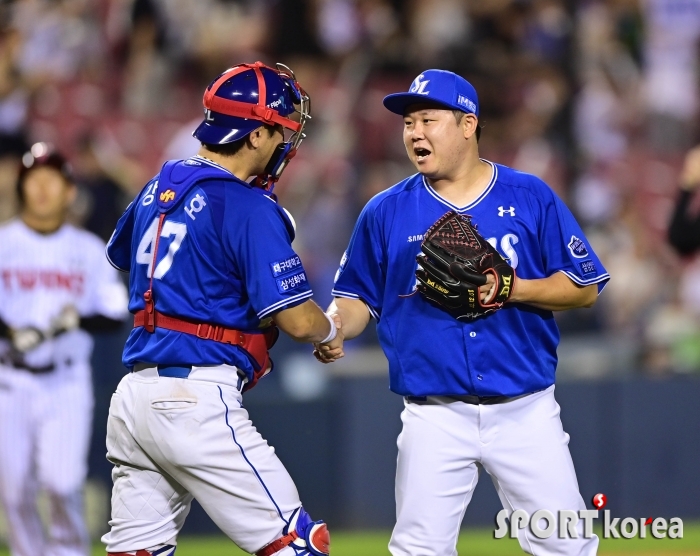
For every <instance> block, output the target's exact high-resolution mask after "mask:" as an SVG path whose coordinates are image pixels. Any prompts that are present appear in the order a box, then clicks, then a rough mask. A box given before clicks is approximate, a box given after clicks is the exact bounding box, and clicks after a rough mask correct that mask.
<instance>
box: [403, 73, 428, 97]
mask: <svg viewBox="0 0 700 556" xmlns="http://www.w3.org/2000/svg"><path fill="white" fill-rule="evenodd" d="M422 79H423V74H422V73H421V74H420V75H419V76H418V77H416V78H415V79H414V80H413V84H412V85H411V88H410V89H409V90H408V92H409V93H417V94H419V95H429V94H430V91H426V90H425V86H426V85H427V84H428V83H430V79H427V80H425V81H422Z"/></svg>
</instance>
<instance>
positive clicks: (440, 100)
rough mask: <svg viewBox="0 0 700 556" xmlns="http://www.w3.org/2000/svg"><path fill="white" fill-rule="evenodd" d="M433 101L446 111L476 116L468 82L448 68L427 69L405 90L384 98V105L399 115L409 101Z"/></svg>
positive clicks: (472, 90)
mask: <svg viewBox="0 0 700 556" xmlns="http://www.w3.org/2000/svg"><path fill="white" fill-rule="evenodd" d="M422 102H435V103H437V104H440V105H442V106H444V107H445V108H448V109H450V110H461V111H462V112H469V113H471V114H474V115H475V116H476V117H477V118H478V117H479V97H478V96H477V94H476V89H475V88H474V87H473V86H472V84H471V83H469V81H467V80H466V79H464V77H461V76H459V75H457V74H456V73H452V72H451V71H445V70H438V69H430V70H426V71H424V72H423V73H421V74H420V75H419V76H418V77H416V78H415V79H414V80H413V83H411V86H410V87H409V88H408V92H407V93H393V94H391V95H387V96H385V97H384V106H385V107H386V108H387V109H388V110H390V111H391V112H394V113H395V114H399V115H400V116H403V115H404V114H405V113H406V108H407V107H408V106H409V105H411V104H417V103H422Z"/></svg>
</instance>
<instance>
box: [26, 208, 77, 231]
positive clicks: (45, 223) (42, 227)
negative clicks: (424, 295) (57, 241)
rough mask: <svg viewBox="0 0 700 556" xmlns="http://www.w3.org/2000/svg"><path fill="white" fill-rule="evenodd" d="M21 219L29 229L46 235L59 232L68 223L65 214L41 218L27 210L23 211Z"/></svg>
mask: <svg viewBox="0 0 700 556" xmlns="http://www.w3.org/2000/svg"><path fill="white" fill-rule="evenodd" d="M19 217H20V219H21V220H22V222H24V224H25V225H26V226H27V227H28V228H30V229H32V230H34V231H35V232H38V233H40V234H45V235H48V234H52V233H54V232H57V231H58V230H59V228H60V227H61V226H63V224H64V223H65V221H66V219H65V216H64V215H63V214H60V215H57V216H53V217H44V216H42V217H39V216H36V215H34V214H32V213H30V212H28V211H26V210H24V211H22V212H21V213H20V215H19Z"/></svg>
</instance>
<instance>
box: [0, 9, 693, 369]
mask: <svg viewBox="0 0 700 556" xmlns="http://www.w3.org/2000/svg"><path fill="white" fill-rule="evenodd" d="M0 10H1V12H0V220H5V219H7V218H10V217H11V216H12V215H13V214H14V211H15V199H14V180H15V173H16V169H17V163H18V160H19V157H20V156H21V153H22V152H23V151H24V149H25V148H26V145H27V143H31V142H33V141H38V140H41V141H49V142H53V143H54V144H56V145H57V146H58V147H59V149H61V150H62V151H63V152H65V153H66V154H67V155H68V156H69V158H70V160H71V162H72V164H73V166H74V170H75V173H76V175H77V176H78V183H79V186H80V195H79V198H78V202H77V203H76V206H75V207H74V211H73V212H74V214H73V218H74V220H75V221H76V222H78V223H80V224H82V225H84V226H85V227H87V228H88V229H90V230H91V231H93V232H95V233H97V234H98V235H100V236H101V237H102V238H103V239H105V240H106V239H108V238H109V235H110V234H111V231H112V229H113V228H114V224H115V222H116V219H117V218H118V217H119V215H120V214H121V212H122V210H123V209H124V208H125V206H126V205H127V204H128V202H129V201H130V200H131V198H132V197H133V196H134V195H135V194H136V193H137V192H138V191H139V190H140V188H141V187H142V185H143V184H144V183H145V182H146V181H147V180H148V178H150V176H151V175H153V174H154V173H155V172H157V171H158V169H159V166H160V164H161V163H162V162H163V161H164V160H165V159H167V158H185V157H188V156H190V155H192V154H194V153H195V152H196V150H197V148H198V144H197V143H196V141H195V140H194V139H192V138H191V136H190V133H191V131H192V130H193V129H194V127H195V126H196V124H197V123H198V121H199V119H200V118H201V114H202V112H201V94H202V91H203V89H204V87H205V86H206V85H207V84H208V83H209V82H210V81H211V80H212V79H213V78H214V77H215V76H216V75H218V74H219V73H220V72H221V71H222V70H223V69H225V68H226V67H229V66H231V65H233V64H235V63H238V62H243V61H255V60H258V59H259V60H262V61H264V62H266V63H274V62H276V61H281V62H284V63H285V64H287V65H288V66H290V67H291V68H292V69H293V70H294V71H295V73H296V75H297V78H298V79H299V81H300V82H301V83H302V85H303V86H304V88H305V89H306V90H307V91H308V92H309V93H310V95H311V98H312V115H313V120H312V124H311V125H310V126H309V129H308V137H307V139H306V140H305V141H304V144H303V145H302V147H301V149H300V151H299V154H298V156H297V158H295V160H294V163H293V164H291V165H290V166H289V168H288V170H287V171H286V173H285V175H284V176H283V178H282V180H281V182H280V183H279V184H278V185H277V189H276V192H277V193H278V194H279V197H280V200H281V202H282V203H283V204H284V205H285V206H286V207H287V208H288V209H289V210H290V211H291V212H292V214H294V216H295V218H296V220H297V223H298V229H299V233H298V239H297V243H296V244H295V247H296V248H297V250H298V251H299V252H300V254H301V256H302V259H303V260H304V262H305V266H306V268H307V271H308V273H309V275H310V279H311V282H312V285H313V286H314V289H315V290H316V292H317V294H318V295H317V299H318V301H319V302H320V303H321V304H325V303H327V302H328V301H329V300H330V288H331V283H332V279H333V275H334V273H335V271H336V269H337V265H338V261H339V259H340V256H341V254H342V252H343V249H344V248H345V246H346V244H347V241H348V239H349V235H350V232H351V230H352V225H353V223H354V221H355V219H356V217H357V214H358V213H359V210H360V209H361V207H362V206H363V205H364V203H365V202H366V201H367V200H368V199H369V198H370V197H371V196H372V195H374V194H375V193H377V192H379V191H381V190H382V189H385V188H386V187H389V186H390V185H392V184H394V183H396V182H397V181H399V180H400V179H402V178H404V177H406V176H407V175H409V174H411V173H413V171H414V170H413V168H412V166H411V165H410V164H409V163H408V160H407V158H406V155H405V152H404V149H403V144H402V141H401V131H400V130H401V120H400V118H397V117H396V116H395V115H393V114H391V113H389V112H388V111H386V110H385V109H384V108H383V106H382V103H381V99H382V97H383V96H384V95H385V94H386V93H388V92H396V91H401V90H406V89H407V88H408V85H409V84H410V82H411V81H412V80H413V78H414V77H415V76H416V75H417V74H418V73H420V72H421V71H422V70H424V69H428V68H431V67H437V68H442V69H448V70H452V71H455V72H458V73H460V74H461V75H463V76H465V77H466V78H467V79H469V80H470V81H471V82H472V83H473V84H474V86H475V87H476V89H477V91H478V92H479V96H480V103H481V118H480V119H481V123H482V125H483V133H482V136H481V140H480V147H481V153H482V156H483V157H484V158H487V159H489V160H492V161H495V162H501V163H504V164H508V165H511V166H514V167H516V168H518V169H520V170H523V171H527V172H531V173H534V174H536V175H538V176H540V177H542V178H543V179H545V180H546V181H547V182H548V183H549V184H550V185H551V186H552V187H553V188H554V189H555V190H556V191H557V192H558V193H559V194H560V195H561V196H562V197H563V198H564V199H565V200H566V201H567V203H568V204H569V206H570V207H571V208H572V210H573V211H574V213H575V214H576V216H577V218H578V219H579V221H580V222H581V223H582V225H583V226H584V228H585V230H586V232H587V234H588V237H589V238H590V239H591V242H592V243H593V246H594V248H595V249H596V251H597V252H598V253H599V254H600V255H601V258H602V260H603V261H604V264H605V265H606V267H607V269H608V271H609V272H610V274H611V276H612V280H611V282H610V284H609V285H608V286H607V288H606V290H605V293H604V295H603V296H602V297H601V300H600V302H599V303H598V304H597V305H596V306H595V307H594V309H592V310H582V311H576V312H573V313H570V314H562V315H558V317H557V318H558V319H559V322H560V327H561V329H562V331H563V334H564V337H565V339H566V340H567V341H569V340H571V339H573V340H572V341H575V342H579V344H581V345H588V346H590V348H589V349H590V350H591V352H590V353H591V354H592V355H596V354H597V355H602V356H603V359H605V357H607V359H605V360H607V361H613V360H614V361H616V363H615V365H619V366H623V367H626V368H629V369H636V370H641V371H642V372H646V373H650V374H664V373H670V372H689V371H691V372H692V371H698V370H700V259H694V258H693V256H692V255H684V256H681V255H679V254H678V253H677V252H675V251H674V250H673V248H672V247H671V246H670V245H669V244H668V241H667V235H668V234H667V230H668V225H669V220H670V218H671V214H672V211H673V208H674V205H675V203H676V199H677V196H678V185H679V180H680V178H679V176H680V173H681V169H682V165H683V160H684V155H685V153H686V152H687V151H688V149H689V148H691V147H692V146H693V144H694V143H695V142H698V141H700V134H699V132H700V126H699V122H700V119H699V117H698V116H699V108H700V106H699V101H700V93H699V85H700V75H699V68H700V62H699V60H698V54H699V53H700V0H197V1H196V2H193V1H191V0H15V1H14V2H4V3H2V7H1V8H0ZM691 204H692V203H691ZM695 208H698V207H691V209H692V210H694V209H695ZM592 360H598V359H596V358H595V357H593V359H592ZM603 369H604V370H605V366H603Z"/></svg>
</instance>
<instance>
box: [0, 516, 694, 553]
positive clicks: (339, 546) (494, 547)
mask: <svg viewBox="0 0 700 556" xmlns="http://www.w3.org/2000/svg"><path fill="white" fill-rule="evenodd" d="M332 538H333V544H332V552H331V554H332V555H333V556H388V555H389V551H388V550H387V543H388V541H389V532H388V531H379V532H371V533H370V532H365V533H342V532H338V533H332ZM457 548H458V551H459V554H460V555H461V556H466V555H478V556H510V555H516V554H523V552H522V551H521V550H520V546H519V545H518V542H517V541H516V540H515V539H510V538H505V539H499V540H495V539H494V538H493V531H492V530H491V529H478V530H469V531H464V532H463V533H462V534H461V536H460V539H459V545H458V547H457ZM244 554H245V552H243V551H241V550H239V549H238V548H236V546H234V544H233V543H231V542H230V541H228V540H227V539H226V538H223V537H183V538H182V539H180V541H179V543H178V549H177V556H242V555H244ZM599 554H601V555H606V554H611V555H613V554H634V555H636V556H648V555H652V554H653V555H655V556H664V555H666V554H670V555H675V554H679V555H680V554H682V555H685V556H689V555H696V556H700V523H693V524H691V523H686V524H685V526H684V531H683V538H682V539H654V538H649V537H648V538H646V539H639V538H635V539H601V548H600V552H599ZM8 555H9V551H8V550H7V549H3V548H0V556H8ZM93 555H94V556H98V555H99V556H104V549H103V548H102V546H99V545H96V546H95V547H94V550H93Z"/></svg>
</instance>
